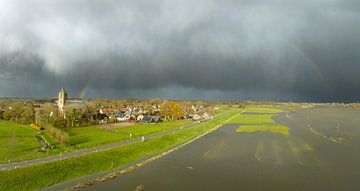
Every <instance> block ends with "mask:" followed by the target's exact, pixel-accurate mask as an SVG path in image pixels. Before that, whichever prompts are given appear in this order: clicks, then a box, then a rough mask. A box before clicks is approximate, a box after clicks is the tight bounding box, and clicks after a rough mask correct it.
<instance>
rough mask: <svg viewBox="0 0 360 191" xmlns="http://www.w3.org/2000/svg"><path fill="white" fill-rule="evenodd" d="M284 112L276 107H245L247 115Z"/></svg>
mask: <svg viewBox="0 0 360 191" xmlns="http://www.w3.org/2000/svg"><path fill="white" fill-rule="evenodd" d="M283 111H284V110H283V109H281V108H276V107H258V106H250V107H246V112H249V113H269V114H270V113H281V112H283Z"/></svg>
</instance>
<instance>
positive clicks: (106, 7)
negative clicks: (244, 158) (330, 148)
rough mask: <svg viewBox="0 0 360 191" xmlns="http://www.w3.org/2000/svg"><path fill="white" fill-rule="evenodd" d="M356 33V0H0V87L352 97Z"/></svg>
mask: <svg viewBox="0 0 360 191" xmlns="http://www.w3.org/2000/svg"><path fill="white" fill-rule="evenodd" d="M359 34H360V3H359V1H356V0H353V1H351V0H349V1H344V0H292V1H289V0H267V1H265V0H264V1H260V0H252V1H250V0H236V1H235V0H225V1H215V0H199V1H190V0H179V1H175V0H173V1H165V0H154V1H147V0H142V1H140V0H131V1H130V0H129V1H125V0H122V1H110V0H107V1H95V0H91V1H88V0H87V1H85V0H79V1H71V0H68V1H64V0H62V1H60V0H59V1H45V0H42V1H41V0H37V1H36V0H30V1H20V0H19V1H15V0H0V96H25V97H32V96H53V94H55V93H56V92H57V90H58V89H59V88H60V87H61V86H64V87H66V88H67V89H69V90H70V94H71V95H72V96H74V97H76V96H80V95H85V97H112V98H117V97H138V98H146V97H162V98H166V97H169V98H177V99H181V98H183V99H190V98H192V99H194V98H199V99H202V98H207V99H259V100H294V101H334V100H335V101H358V100H359V96H358V95H359V94H360V75H359V73H360V36H359ZM86 87H87V88H86Z"/></svg>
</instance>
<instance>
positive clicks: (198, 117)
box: [192, 114, 201, 121]
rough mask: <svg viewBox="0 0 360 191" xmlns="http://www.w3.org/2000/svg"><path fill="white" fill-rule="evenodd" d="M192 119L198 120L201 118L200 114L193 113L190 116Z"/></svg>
mask: <svg viewBox="0 0 360 191" xmlns="http://www.w3.org/2000/svg"><path fill="white" fill-rule="evenodd" d="M192 119H193V120H195V121H198V120H201V116H200V115H198V114H194V115H193V116H192Z"/></svg>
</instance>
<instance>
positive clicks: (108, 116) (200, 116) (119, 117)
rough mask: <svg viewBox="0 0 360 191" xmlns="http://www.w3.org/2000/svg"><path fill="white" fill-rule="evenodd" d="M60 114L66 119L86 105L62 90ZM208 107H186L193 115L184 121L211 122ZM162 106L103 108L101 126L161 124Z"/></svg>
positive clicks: (100, 112) (57, 102) (100, 114)
mask: <svg viewBox="0 0 360 191" xmlns="http://www.w3.org/2000/svg"><path fill="white" fill-rule="evenodd" d="M56 105H57V107H58V112H59V115H60V116H63V117H64V118H66V112H67V111H68V110H69V109H79V108H84V107H85V104H84V101H83V100H80V99H69V98H68V93H67V92H66V91H65V89H64V88H62V89H61V90H60V92H59V94H58V100H57V101H56ZM207 109H208V106H204V105H199V106H195V105H185V106H184V110H185V111H191V112H190V113H192V114H186V115H184V116H183V117H182V119H193V120H196V121H199V120H209V119H212V118H213V116H212V114H211V113H209V112H206V111H207ZM160 114H161V105H160V104H152V105H151V106H146V107H145V106H143V105H138V106H128V105H123V106H122V107H121V108H115V107H112V106H101V107H100V109H99V110H98V118H99V123H100V124H106V123H108V122H109V121H115V122H124V121H137V122H143V123H158V122H161V115H160Z"/></svg>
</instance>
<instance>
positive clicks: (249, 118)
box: [227, 110, 275, 124]
mask: <svg viewBox="0 0 360 191" xmlns="http://www.w3.org/2000/svg"><path fill="white" fill-rule="evenodd" d="M246 112H247V110H246ZM273 116H274V114H265V115H263V114H259V115H252V114H251V115H250V114H240V115H238V116H237V117H235V118H233V119H231V120H230V121H228V122H227V123H228V124H261V123H275V121H274V120H273V119H272V117H273Z"/></svg>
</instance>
